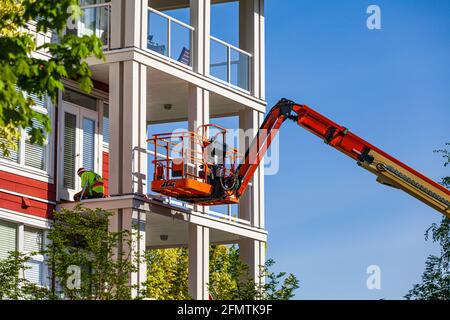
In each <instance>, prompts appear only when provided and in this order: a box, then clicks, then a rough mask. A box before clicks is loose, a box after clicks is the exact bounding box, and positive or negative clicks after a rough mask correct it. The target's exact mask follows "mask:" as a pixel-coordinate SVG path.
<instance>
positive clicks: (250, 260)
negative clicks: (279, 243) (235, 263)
mask: <svg viewBox="0 0 450 320" xmlns="http://www.w3.org/2000/svg"><path fill="white" fill-rule="evenodd" d="M239 258H240V259H241V261H242V262H243V263H245V264H246V265H247V266H248V273H249V275H248V276H249V277H250V279H254V280H255V283H257V284H258V285H261V284H263V283H264V282H265V281H264V280H265V279H264V278H263V277H261V270H262V267H263V266H264V264H265V263H266V243H265V242H261V241H256V240H252V239H243V240H241V241H240V242H239Z"/></svg>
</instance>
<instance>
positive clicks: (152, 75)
mask: <svg viewBox="0 0 450 320" xmlns="http://www.w3.org/2000/svg"><path fill="white" fill-rule="evenodd" d="M92 71H93V78H94V79H95V80H97V81H100V82H102V83H105V84H108V83H109V68H108V65H107V64H101V65H97V66H93V67H92ZM147 76H148V77H147V122H148V123H149V124H154V123H164V122H178V121H186V120H187V117H188V83H187V82H186V81H184V80H182V79H180V78H177V77H174V76H172V75H170V74H167V73H164V72H161V71H158V70H155V69H151V68H148V73H147ZM166 104H170V105H172V108H171V110H165V109H164V105H166ZM241 109H243V106H241V105H239V104H236V103H235V102H233V101H232V100H230V99H227V98H226V97H224V96H220V95H217V94H214V93H211V95H210V117H211V118H214V117H224V116H234V115H236V114H237V113H238V112H239V111H240V110H241Z"/></svg>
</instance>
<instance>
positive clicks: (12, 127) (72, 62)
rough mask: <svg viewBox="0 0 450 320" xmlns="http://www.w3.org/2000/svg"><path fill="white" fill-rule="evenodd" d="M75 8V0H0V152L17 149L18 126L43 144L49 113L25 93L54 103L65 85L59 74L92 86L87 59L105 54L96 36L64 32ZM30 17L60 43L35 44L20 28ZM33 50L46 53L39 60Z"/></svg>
mask: <svg viewBox="0 0 450 320" xmlns="http://www.w3.org/2000/svg"><path fill="white" fill-rule="evenodd" d="M74 8H79V7H78V0H59V1H53V0H2V1H0V152H2V153H3V154H4V155H8V154H9V150H10V149H16V148H17V141H18V139H19V138H20V132H21V131H20V128H30V132H29V133H28V135H29V136H30V142H31V143H37V144H43V143H44V142H45V136H46V132H50V130H51V126H50V120H49V118H48V116H46V115H43V114H41V113H39V112H36V111H35V110H34V109H33V108H32V106H33V105H34V102H33V100H32V99H31V98H30V97H27V96H26V95H25V94H24V92H27V93H29V94H35V95H36V96H37V97H38V98H42V97H44V96H45V95H47V96H48V97H49V98H50V99H51V100H52V101H53V102H55V101H56V98H57V94H58V90H63V89H64V85H63V82H62V79H63V78H69V79H73V80H75V81H77V82H78V83H79V85H80V87H81V89H83V90H85V91H88V92H89V91H90V90H91V89H92V87H93V84H92V81H91V74H92V73H91V70H90V69H89V66H88V64H87V63H86V61H85V59H86V58H87V57H89V56H92V55H94V56H96V57H97V58H104V56H103V52H102V46H103V44H102V42H101V40H100V39H99V38H97V37H96V36H95V35H92V36H86V35H85V36H83V37H77V36H76V35H73V34H70V33H66V34H64V31H65V30H66V26H67V22H68V21H71V20H73V19H74V18H77V13H79V12H80V10H79V9H78V10H77V9H74ZM30 21H37V22H33V23H35V24H36V29H37V31H38V32H44V33H47V32H53V34H54V35H55V36H57V37H58V41H53V42H52V43H46V44H43V45H39V46H37V45H36V43H35V39H34V38H33V36H32V35H30V34H28V33H25V32H20V31H19V30H21V28H26V26H27V24H28V23H30ZM33 51H46V52H47V53H48V54H49V55H50V57H49V58H48V59H43V58H39V57H37V56H36V55H32V52H33ZM18 89H19V90H18ZM33 121H35V122H33ZM39 124H41V125H42V127H43V129H41V128H40V125H39Z"/></svg>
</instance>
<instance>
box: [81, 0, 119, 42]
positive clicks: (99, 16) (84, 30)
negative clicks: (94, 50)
mask: <svg viewBox="0 0 450 320" xmlns="http://www.w3.org/2000/svg"><path fill="white" fill-rule="evenodd" d="M80 7H81V16H80V18H79V21H78V23H77V26H76V33H77V34H78V36H83V35H93V34H95V35H96V36H97V37H98V38H100V40H102V42H103V45H104V47H105V48H109V43H110V19H111V7H110V2H109V0H81V1H80Z"/></svg>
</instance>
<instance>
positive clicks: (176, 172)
mask: <svg viewBox="0 0 450 320" xmlns="http://www.w3.org/2000/svg"><path fill="white" fill-rule="evenodd" d="M286 120H292V121H295V122H296V123H297V124H298V125H299V126H301V127H302V128H305V129H306V130H308V131H310V132H311V133H313V134H315V135H316V136H318V137H319V138H321V139H323V140H324V141H325V143H327V144H328V145H329V146H331V147H333V148H335V149H337V150H339V151H341V152H342V153H344V154H346V155H347V156H349V157H350V158H352V159H354V160H356V161H357V164H358V165H359V166H360V167H362V168H364V169H366V170H368V171H370V172H372V173H373V174H375V175H376V176H377V181H378V182H380V183H382V184H384V185H387V186H391V187H394V188H398V189H401V190H403V191H405V192H407V193H409V194H410V195H411V196H413V197H415V198H417V199H419V200H420V201H422V202H423V203H425V204H427V205H429V206H430V207H432V208H434V209H436V210H437V211H439V212H441V213H442V214H444V215H446V216H448V217H450V190H449V189H447V188H445V187H443V186H442V185H440V184H438V183H436V182H434V181H433V180H431V179H429V178H428V177H426V176H424V175H422V174H421V173H419V172H417V171H415V170H414V169H412V168H410V167H408V166H407V165H405V164H404V163H402V162H400V161H399V160H397V159H395V158H394V157H392V156H390V155H389V154H387V153H385V152H384V151H382V150H380V149H378V148H377V147H375V146H373V145H371V144H370V143H368V142H367V141H365V140H363V139H361V138H360V137H358V136H357V135H355V134H353V133H352V132H350V131H349V130H348V129H347V128H345V127H343V126H340V125H338V124H337V123H335V122H333V121H332V120H330V119H328V118H326V117H324V116H323V115H321V114H320V113H318V112H317V111H314V110H313V109H311V108H310V107H308V106H306V105H301V104H296V103H294V102H293V101H290V100H286V99H282V100H280V101H279V102H278V103H277V104H276V105H275V106H274V107H273V108H272V109H271V110H270V112H269V113H268V115H267V116H266V118H265V120H264V122H263V123H262V125H261V128H260V130H259V131H258V133H257V135H256V137H255V138H254V139H253V141H252V143H251V145H250V147H249V148H248V150H247V151H246V153H245V155H244V156H243V158H242V159H240V161H239V155H238V152H237V150H236V149H234V148H230V147H228V146H227V143H226V141H227V140H226V135H227V130H226V129H224V128H222V127H219V126H216V125H204V126H201V127H199V128H198V130H197V132H181V133H176V134H170V133H166V134H156V135H153V137H152V138H151V139H149V140H148V141H149V142H151V143H152V144H153V145H154V157H155V158H154V160H153V165H154V177H153V181H152V184H151V188H152V190H153V191H154V192H157V193H160V194H163V195H166V196H170V197H174V198H177V199H179V200H182V201H186V202H189V203H193V204H198V205H207V206H211V205H221V204H235V203H238V202H239V198H240V197H241V196H242V194H243V193H244V191H245V190H246V188H247V186H248V185H249V182H250V180H251V178H252V176H253V174H254V173H255V171H256V169H257V168H258V166H259V164H260V163H261V160H262V159H263V157H264V154H265V152H266V151H267V149H268V148H269V146H270V144H271V143H272V141H273V139H274V137H275V135H276V134H277V133H278V131H279V129H280V127H281V125H282V124H283V122H284V121H286ZM213 128H214V129H215V130H216V131H218V133H217V134H215V135H214V136H212V137H208V132H209V131H210V130H211V129H213ZM238 161H239V164H238Z"/></svg>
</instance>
